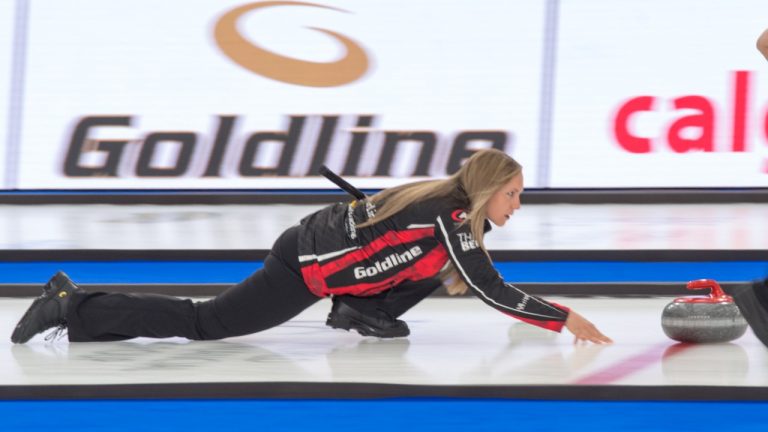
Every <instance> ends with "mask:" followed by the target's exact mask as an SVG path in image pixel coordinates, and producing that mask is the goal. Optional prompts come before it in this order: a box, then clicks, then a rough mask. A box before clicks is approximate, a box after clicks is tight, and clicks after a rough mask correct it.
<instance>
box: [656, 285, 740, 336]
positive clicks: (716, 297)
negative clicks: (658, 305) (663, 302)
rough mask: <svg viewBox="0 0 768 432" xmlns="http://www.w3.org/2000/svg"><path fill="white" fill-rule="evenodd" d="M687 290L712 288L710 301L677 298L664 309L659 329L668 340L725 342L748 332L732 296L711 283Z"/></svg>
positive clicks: (707, 298)
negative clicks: (661, 329) (662, 330)
mask: <svg viewBox="0 0 768 432" xmlns="http://www.w3.org/2000/svg"><path fill="white" fill-rule="evenodd" d="M687 288H688V289H690V290H697V289H705V288H711V292H710V293H709V297H681V298H676V299H675V300H673V301H672V302H671V303H670V304H668V305H667V306H666V307H665V308H664V312H663V313H662V314H661V327H662V328H663V329H664V333H666V335H667V336H669V337H670V338H672V339H674V340H676V341H680V342H689V343H713V342H728V341H732V340H734V339H736V338H738V337H741V336H742V335H743V334H744V333H745V332H746V331H747V321H746V320H745V319H744V317H743V316H741V312H739V308H738V306H736V304H735V303H734V302H733V298H732V297H731V296H728V295H725V293H724V292H723V289H722V288H720V284H718V283H717V282H715V281H714V280H712V279H699V280H695V281H691V282H688V285H687Z"/></svg>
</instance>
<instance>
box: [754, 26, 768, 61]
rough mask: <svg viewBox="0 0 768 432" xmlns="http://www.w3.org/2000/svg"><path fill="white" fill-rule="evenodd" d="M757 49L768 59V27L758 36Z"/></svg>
mask: <svg viewBox="0 0 768 432" xmlns="http://www.w3.org/2000/svg"><path fill="white" fill-rule="evenodd" d="M757 50H758V51H760V53H761V54H762V55H763V57H765V59H766V60H768V29H766V30H765V31H764V32H763V34H761V35H760V37H759V38H757Z"/></svg>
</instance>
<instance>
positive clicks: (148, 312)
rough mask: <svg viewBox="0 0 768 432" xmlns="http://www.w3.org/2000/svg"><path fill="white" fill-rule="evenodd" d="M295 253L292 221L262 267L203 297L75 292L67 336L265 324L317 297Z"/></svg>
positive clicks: (187, 333) (205, 334) (243, 330)
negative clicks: (305, 279)
mask: <svg viewBox="0 0 768 432" xmlns="http://www.w3.org/2000/svg"><path fill="white" fill-rule="evenodd" d="M298 256H299V255H298V227H293V228H290V229H288V230H287V231H286V232H284V233H283V234H282V235H281V236H280V237H279V238H278V239H277V241H276V242H275V244H274V246H273V247H272V251H271V252H270V253H269V255H268V256H267V258H266V259H265V260H264V267H263V268H262V269H261V270H259V271H257V272H256V273H254V274H252V275H251V276H249V277H248V278H247V279H245V280H244V281H242V282H240V283H239V284H237V285H234V286H232V287H230V288H227V289H226V290H225V291H224V292H222V293H221V294H219V295H218V296H216V297H215V298H213V299H211V300H208V301H203V302H193V301H192V300H182V299H179V298H176V297H171V296H164V295H158V294H123V293H76V294H74V295H73V296H72V297H71V298H70V303H69V309H68V311H67V326H68V334H69V340H70V341H72V342H90V341H116V340H124V339H131V338H134V337H141V336H143V337H154V338H165V337H172V336H181V337H185V338H188V339H195V340H211V339H222V338H226V337H232V336H242V335H246V334H250V333H255V332H258V331H261V330H266V329H268V328H271V327H274V326H276V325H279V324H281V323H284V322H285V321H288V320H289V319H291V318H293V317H295V316H296V315H298V314H299V313H300V312H301V311H303V310H304V309H306V308H308V307H309V306H311V305H312V304H313V303H315V302H316V301H318V300H320V297H317V296H315V295H314V294H312V293H311V292H310V291H309V289H308V288H307V286H306V285H305V284H304V280H303V279H302V277H301V274H300V270H299V262H298Z"/></svg>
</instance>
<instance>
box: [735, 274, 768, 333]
mask: <svg viewBox="0 0 768 432" xmlns="http://www.w3.org/2000/svg"><path fill="white" fill-rule="evenodd" d="M766 296H768V279H765V280H757V281H754V282H753V283H752V284H751V285H742V286H739V287H737V288H736V289H734V290H733V301H734V302H735V303H736V306H738V307H739V310H740V311H741V314H742V315H743V316H744V319H746V320H747V323H748V324H749V327H750V328H752V331H753V332H755V336H757V338H758V339H760V342H762V343H763V345H765V346H766V347H768V304H766V302H765V300H764V299H765V298H766Z"/></svg>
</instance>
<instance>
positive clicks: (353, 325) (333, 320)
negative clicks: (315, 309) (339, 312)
mask: <svg viewBox="0 0 768 432" xmlns="http://www.w3.org/2000/svg"><path fill="white" fill-rule="evenodd" d="M325 325H327V326H328V327H331V328H335V329H341V330H346V331H349V330H355V331H356V332H357V333H358V334H359V335H360V336H373V337H377V338H381V339H391V338H397V337H405V336H408V335H409V334H411V332H410V330H408V331H405V332H391V333H386V331H384V332H382V331H376V330H373V329H372V328H371V326H369V325H368V324H366V323H364V322H361V321H358V320H356V319H353V318H342V317H339V316H329V317H328V319H327V320H326V321H325Z"/></svg>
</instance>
